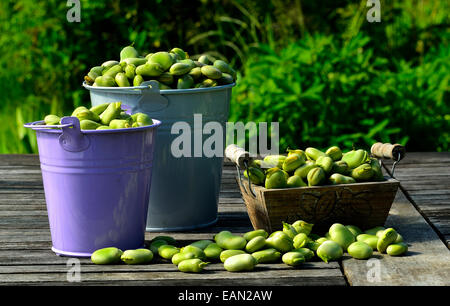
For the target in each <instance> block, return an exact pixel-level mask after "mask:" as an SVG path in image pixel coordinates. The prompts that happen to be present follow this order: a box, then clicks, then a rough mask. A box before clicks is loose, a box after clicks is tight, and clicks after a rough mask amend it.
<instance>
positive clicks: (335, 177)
mask: <svg viewBox="0 0 450 306" xmlns="http://www.w3.org/2000/svg"><path fill="white" fill-rule="evenodd" d="M328 180H329V181H330V182H331V184H332V185H341V184H354V183H356V181H355V179H354V178H352V177H350V176H345V175H342V174H339V173H333V174H332V175H331V176H330V178H329V179H328Z"/></svg>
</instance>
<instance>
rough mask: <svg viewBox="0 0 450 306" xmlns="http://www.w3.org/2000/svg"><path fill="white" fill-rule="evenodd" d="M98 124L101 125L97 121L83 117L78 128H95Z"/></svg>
mask: <svg viewBox="0 0 450 306" xmlns="http://www.w3.org/2000/svg"><path fill="white" fill-rule="evenodd" d="M100 126H101V124H100V123H97V122H95V121H92V120H89V119H84V120H81V121H80V129H82V130H96V129H97V128H98V127H100Z"/></svg>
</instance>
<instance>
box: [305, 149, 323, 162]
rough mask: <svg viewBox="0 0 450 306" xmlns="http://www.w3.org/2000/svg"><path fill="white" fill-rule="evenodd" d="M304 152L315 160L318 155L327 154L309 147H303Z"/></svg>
mask: <svg viewBox="0 0 450 306" xmlns="http://www.w3.org/2000/svg"><path fill="white" fill-rule="evenodd" d="M305 154H306V156H307V157H308V158H309V159H311V160H317V159H318V158H319V156H327V155H326V154H325V153H324V152H322V151H320V150H318V149H316V148H311V147H309V148H306V149H305Z"/></svg>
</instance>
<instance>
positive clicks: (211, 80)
mask: <svg viewBox="0 0 450 306" xmlns="http://www.w3.org/2000/svg"><path fill="white" fill-rule="evenodd" d="M84 80H85V81H86V83H87V84H88V85H92V86H99V87H130V86H139V85H140V84H141V83H142V82H144V81H151V80H153V81H156V82H158V84H159V89H161V90H167V89H188V88H206V87H214V86H219V85H227V84H232V83H234V82H235V81H236V71H235V70H234V69H233V68H231V67H230V65H229V64H228V63H227V62H226V61H224V60H221V59H216V58H214V57H212V56H210V55H207V54H203V55H200V56H198V57H193V58H190V57H189V54H188V53H187V52H185V51H184V50H182V49H180V48H173V49H171V50H170V51H158V52H155V53H149V54H146V55H145V56H140V55H139V52H138V51H137V50H136V49H135V48H134V47H133V46H127V47H125V48H123V49H122V51H121V52H120V61H117V60H108V61H106V62H104V63H103V64H101V65H100V66H95V67H92V68H91V69H90V70H89V72H88V73H87V75H85V77H84Z"/></svg>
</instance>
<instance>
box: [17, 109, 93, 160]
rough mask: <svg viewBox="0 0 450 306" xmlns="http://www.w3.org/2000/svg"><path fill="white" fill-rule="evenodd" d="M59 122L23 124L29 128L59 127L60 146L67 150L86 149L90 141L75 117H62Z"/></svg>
mask: <svg viewBox="0 0 450 306" xmlns="http://www.w3.org/2000/svg"><path fill="white" fill-rule="evenodd" d="M60 122H61V124H55V125H43V124H32V123H31V124H25V125H24V127H26V128H30V129H33V130H35V129H49V128H60V129H61V130H62V133H61V135H59V138H58V141H59V144H60V145H61V147H63V149H64V150H66V151H68V152H81V151H84V150H86V149H87V148H88V147H89V145H90V141H89V138H88V137H86V135H84V134H83V133H81V128H80V121H79V120H78V118H77V117H63V118H61V121H60Z"/></svg>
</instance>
